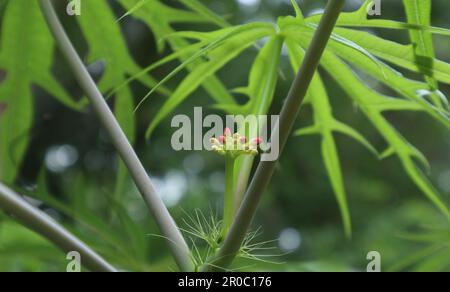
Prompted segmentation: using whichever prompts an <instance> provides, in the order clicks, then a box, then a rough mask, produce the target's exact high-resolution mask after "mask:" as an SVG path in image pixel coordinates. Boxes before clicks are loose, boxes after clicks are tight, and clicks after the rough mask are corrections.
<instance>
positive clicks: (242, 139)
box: [240, 136, 247, 144]
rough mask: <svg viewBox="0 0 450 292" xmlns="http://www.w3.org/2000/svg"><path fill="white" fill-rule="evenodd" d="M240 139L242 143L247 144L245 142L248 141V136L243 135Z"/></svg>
mask: <svg viewBox="0 0 450 292" xmlns="http://www.w3.org/2000/svg"><path fill="white" fill-rule="evenodd" d="M240 141H241V143H242V144H245V143H247V138H246V137H244V136H243V137H241V138H240Z"/></svg>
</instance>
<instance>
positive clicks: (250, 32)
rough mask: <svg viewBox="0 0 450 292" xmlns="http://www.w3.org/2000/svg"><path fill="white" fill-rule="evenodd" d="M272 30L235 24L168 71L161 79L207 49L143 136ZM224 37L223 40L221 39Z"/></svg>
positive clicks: (174, 72)
mask: <svg viewBox="0 0 450 292" xmlns="http://www.w3.org/2000/svg"><path fill="white" fill-rule="evenodd" d="M273 33H274V28H273V26H272V25H270V24H265V23H254V24H248V25H243V26H240V27H237V28H236V29H234V30H232V31H230V32H229V33H227V34H225V35H224V36H222V37H221V38H219V39H217V40H215V41H213V42H212V43H210V44H209V45H208V46H207V47H206V48H205V49H203V50H201V51H199V52H198V53H197V54H195V55H194V56H192V57H191V58H190V59H188V60H187V61H186V62H184V63H183V64H182V65H180V66H179V67H178V68H177V69H175V70H174V71H172V73H170V74H169V75H168V77H166V78H165V79H164V80H163V81H162V82H165V81H167V80H168V79H170V78H171V77H172V76H173V75H175V74H176V73H177V72H179V71H181V70H182V69H183V68H184V67H186V66H187V64H188V63H189V62H191V61H193V60H195V59H197V58H198V57H200V56H202V55H204V54H205V53H206V52H208V59H209V61H208V62H203V63H202V64H199V65H197V66H196V68H195V69H193V70H192V71H191V72H190V73H189V74H188V76H187V77H186V78H185V79H184V80H183V81H182V82H181V84H180V85H179V86H178V87H177V89H176V90H175V92H174V93H173V94H172V96H171V97H170V98H169V99H168V100H167V102H166V103H165V104H164V105H163V107H162V108H161V109H160V110H159V111H158V113H157V115H156V117H155V118H154V119H153V121H152V122H151V123H150V126H149V128H148V130H147V133H146V137H147V138H148V137H149V136H150V135H151V133H152V132H153V130H154V129H155V127H156V126H157V125H158V124H159V123H160V122H161V120H163V119H164V118H165V117H166V116H167V115H168V114H169V113H170V112H172V111H173V109H175V107H177V106H178V105H179V104H180V103H181V102H183V101H184V99H185V98H187V97H188V96H189V95H190V94H191V93H193V92H194V91H195V90H196V89H197V88H198V87H199V86H200V85H201V84H202V83H203V81H205V79H206V78H207V77H209V76H211V75H213V74H215V73H216V72H217V71H218V70H219V69H221V68H222V67H223V66H224V65H226V64H227V63H228V62H230V61H231V60H233V59H234V58H235V57H237V56H238V55H239V54H240V53H241V52H242V51H244V50H245V49H247V48H248V47H250V46H251V45H253V44H254V43H255V42H256V41H257V40H258V39H261V38H263V37H265V36H267V35H270V34H273ZM225 40H227V41H226V42H225ZM160 84H161V83H160ZM150 93H151V92H150ZM147 96H148V95H147ZM144 99H145V98H144Z"/></svg>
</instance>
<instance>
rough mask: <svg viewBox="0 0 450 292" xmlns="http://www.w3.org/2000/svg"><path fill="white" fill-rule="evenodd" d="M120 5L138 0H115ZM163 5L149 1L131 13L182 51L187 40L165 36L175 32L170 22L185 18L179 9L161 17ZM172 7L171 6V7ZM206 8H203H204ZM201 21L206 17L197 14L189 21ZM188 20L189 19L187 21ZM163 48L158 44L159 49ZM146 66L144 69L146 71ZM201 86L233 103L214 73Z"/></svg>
mask: <svg viewBox="0 0 450 292" xmlns="http://www.w3.org/2000/svg"><path fill="white" fill-rule="evenodd" d="M117 1H119V3H120V4H122V6H123V7H124V8H125V9H127V10H130V9H132V8H133V6H134V5H136V3H137V2H138V1H139V0H117ZM163 6H164V5H163V4H162V3H159V2H158V1H151V2H149V3H148V4H147V5H142V6H141V7H140V8H139V9H138V10H136V11H134V12H133V13H132V16H133V17H136V18H137V19H139V20H142V21H143V22H144V23H145V24H147V25H148V26H149V27H150V28H151V29H152V31H154V33H155V37H156V39H157V40H160V39H164V40H165V41H167V43H168V44H169V45H170V47H171V48H172V50H173V51H175V52H179V51H183V50H184V48H185V47H186V46H188V45H189V42H188V41H186V40H185V39H183V38H181V37H170V38H166V36H170V35H173V33H174V32H175V31H174V29H173V28H172V27H171V24H174V23H177V22H186V21H187V20H186V19H178V18H177V11H179V10H171V11H172V13H171V14H170V15H166V16H165V17H164V19H162V17H161V11H164V10H163V9H164V7H163ZM171 9H172V8H171ZM205 9H206V8H203V10H205ZM199 21H200V22H201V21H208V19H204V18H202V17H201V16H199V15H197V17H195V19H191V21H190V22H199ZM188 22H189V21H188ZM162 49H163V48H162V47H161V46H160V50H162ZM191 56H192V52H190V51H186V53H185V54H180V55H179V59H180V60H181V61H186V60H187V59H188V58H189V57H191ZM202 63H203V61H202V60H201V59H198V60H196V61H194V62H192V63H191V64H189V65H188V66H187V68H186V69H187V70H188V71H191V70H193V69H195V68H196V67H197V66H198V65H200V64H202ZM147 70H148V68H147V69H146V70H144V71H147ZM202 87H203V88H204V89H205V90H206V92H207V93H208V94H209V95H210V96H211V97H212V98H213V99H214V100H215V101H217V102H219V103H227V104H233V103H234V102H235V101H234V99H233V97H232V96H231V95H230V94H229V92H228V91H227V89H226V88H225V86H224V85H223V84H222V83H221V82H220V80H219V79H217V78H216V77H215V76H214V75H211V76H209V77H208V78H206V79H205V80H204V82H203V83H202Z"/></svg>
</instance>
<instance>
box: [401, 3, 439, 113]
mask: <svg viewBox="0 0 450 292" xmlns="http://www.w3.org/2000/svg"><path fill="white" fill-rule="evenodd" d="M403 5H404V6H405V10H406V16H407V18H408V23H409V24H415V25H425V26H429V25H431V0H420V1H419V0H403ZM409 36H410V39H411V42H412V44H413V47H414V54H415V58H416V63H418V64H420V63H421V60H423V59H425V60H431V64H430V67H434V60H435V56H436V55H435V53H434V45H433V37H432V35H431V33H430V32H427V31H420V30H409ZM422 74H423V75H424V76H425V80H426V81H427V83H428V85H429V90H430V91H435V90H437V89H438V82H437V81H436V79H434V77H433V76H427V74H428V72H426V71H424V72H422ZM434 102H435V104H436V105H437V106H442V104H440V103H441V99H440V98H436V99H435V100H434Z"/></svg>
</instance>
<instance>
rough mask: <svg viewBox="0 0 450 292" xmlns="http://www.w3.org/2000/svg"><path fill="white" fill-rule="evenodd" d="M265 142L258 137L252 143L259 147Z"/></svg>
mask: <svg viewBox="0 0 450 292" xmlns="http://www.w3.org/2000/svg"><path fill="white" fill-rule="evenodd" d="M262 142H263V139H262V138H261V137H256V138H255V139H253V141H252V143H253V145H259V144H261V143H262Z"/></svg>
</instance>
